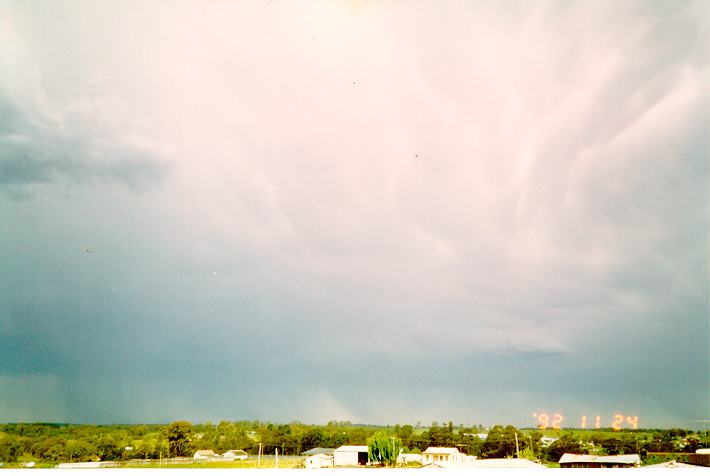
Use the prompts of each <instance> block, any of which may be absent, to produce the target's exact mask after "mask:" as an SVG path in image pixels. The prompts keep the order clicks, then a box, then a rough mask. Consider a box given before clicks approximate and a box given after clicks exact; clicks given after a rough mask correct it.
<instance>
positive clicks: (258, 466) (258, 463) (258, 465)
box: [256, 443, 261, 468]
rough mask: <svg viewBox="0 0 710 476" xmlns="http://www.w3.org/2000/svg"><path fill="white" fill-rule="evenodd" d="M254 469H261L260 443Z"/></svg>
mask: <svg viewBox="0 0 710 476" xmlns="http://www.w3.org/2000/svg"><path fill="white" fill-rule="evenodd" d="M256 467H257V468H261V443H259V454H258V456H257V457H256Z"/></svg>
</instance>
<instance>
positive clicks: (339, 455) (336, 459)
mask: <svg viewBox="0 0 710 476" xmlns="http://www.w3.org/2000/svg"><path fill="white" fill-rule="evenodd" d="M366 464H367V446H341V447H340V448H337V449H336V450H335V451H333V465H335V466H364V465H366Z"/></svg>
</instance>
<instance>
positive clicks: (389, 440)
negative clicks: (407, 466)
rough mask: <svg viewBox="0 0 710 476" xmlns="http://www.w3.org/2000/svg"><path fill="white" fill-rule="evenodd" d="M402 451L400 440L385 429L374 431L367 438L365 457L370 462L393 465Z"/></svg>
mask: <svg viewBox="0 0 710 476" xmlns="http://www.w3.org/2000/svg"><path fill="white" fill-rule="evenodd" d="M401 451H402V440H400V439H399V438H397V437H396V436H394V435H393V434H391V433H389V432H386V431H378V432H375V434H374V435H372V436H371V437H369V438H368V439H367V459H368V461H370V462H371V463H377V464H382V465H385V466H395V465H396V464H397V456H399V453H401Z"/></svg>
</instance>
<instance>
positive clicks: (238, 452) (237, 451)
mask: <svg viewBox="0 0 710 476" xmlns="http://www.w3.org/2000/svg"><path fill="white" fill-rule="evenodd" d="M227 453H232V454H235V455H248V453H247V452H246V451H244V450H227V451H225V453H224V454H227Z"/></svg>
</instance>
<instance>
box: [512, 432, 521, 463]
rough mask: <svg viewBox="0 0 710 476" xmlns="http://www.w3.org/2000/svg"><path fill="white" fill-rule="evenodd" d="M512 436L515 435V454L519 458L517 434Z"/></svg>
mask: <svg viewBox="0 0 710 476" xmlns="http://www.w3.org/2000/svg"><path fill="white" fill-rule="evenodd" d="M513 434H514V435H515V453H516V454H517V455H518V458H520V447H519V446H518V432H517V431H516V432H515V433H513Z"/></svg>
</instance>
